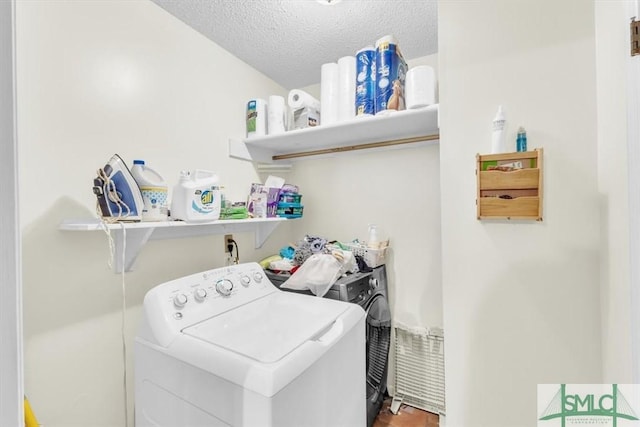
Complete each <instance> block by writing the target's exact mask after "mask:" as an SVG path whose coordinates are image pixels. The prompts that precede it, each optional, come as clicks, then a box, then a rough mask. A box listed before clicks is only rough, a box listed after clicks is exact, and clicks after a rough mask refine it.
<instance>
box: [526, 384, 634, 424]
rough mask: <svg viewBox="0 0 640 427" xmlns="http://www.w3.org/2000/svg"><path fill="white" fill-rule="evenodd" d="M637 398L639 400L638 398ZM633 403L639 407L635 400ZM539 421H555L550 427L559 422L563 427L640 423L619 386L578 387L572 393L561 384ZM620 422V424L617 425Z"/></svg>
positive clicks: (585, 385)
mask: <svg viewBox="0 0 640 427" xmlns="http://www.w3.org/2000/svg"><path fill="white" fill-rule="evenodd" d="M539 387H540V386H539ZM636 387H637V386H636ZM634 397H635V399H637V395H635V396H634ZM633 401H634V403H636V404H637V402H636V401H635V400H633ZM538 420H539V421H550V420H556V423H555V424H554V423H548V425H549V426H550V427H551V425H558V421H559V422H560V426H561V427H566V426H567V425H571V426H578V425H600V426H613V427H623V426H631V425H633V426H639V425H640V423H636V422H635V421H638V416H637V415H636V412H635V411H634V409H633V408H632V406H631V405H630V404H629V402H628V401H627V399H626V398H625V396H624V395H623V394H622V392H621V391H620V388H619V387H618V385H617V384H610V385H602V384H596V385H593V384H592V385H589V384H576V385H571V387H570V390H569V391H568V390H567V384H560V385H559V389H558V391H557V392H556V393H555V395H554V396H553V398H552V399H551V401H550V402H549V403H548V405H547V406H546V409H545V410H544V411H543V412H542V413H541V414H540V418H538ZM623 420H624V422H623ZM618 422H621V423H620V424H618ZM546 425H547V423H540V422H539V423H538V426H546Z"/></svg>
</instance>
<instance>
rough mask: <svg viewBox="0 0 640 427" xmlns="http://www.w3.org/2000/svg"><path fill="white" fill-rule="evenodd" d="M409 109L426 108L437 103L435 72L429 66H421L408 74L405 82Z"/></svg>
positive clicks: (412, 69)
mask: <svg viewBox="0 0 640 427" xmlns="http://www.w3.org/2000/svg"><path fill="white" fill-rule="evenodd" d="M405 99H406V103H407V108H420V107H426V106H427V105H432V104H435V103H436V84H435V71H434V70H433V68H432V67H429V66H428V65H419V66H417V67H413V68H411V69H410V70H409V71H408V72H407V78H406V80H405Z"/></svg>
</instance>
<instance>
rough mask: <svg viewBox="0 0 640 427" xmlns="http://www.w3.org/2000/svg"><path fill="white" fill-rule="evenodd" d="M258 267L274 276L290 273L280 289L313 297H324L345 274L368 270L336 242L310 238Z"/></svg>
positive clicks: (360, 259) (351, 253)
mask: <svg viewBox="0 0 640 427" xmlns="http://www.w3.org/2000/svg"><path fill="white" fill-rule="evenodd" d="M260 264H261V265H262V267H263V268H265V269H269V270H272V271H274V272H288V273H290V276H289V278H288V279H287V280H286V281H285V282H284V283H283V284H282V285H281V286H280V287H281V288H286V289H295V290H306V289H308V290H310V291H311V292H313V294H314V295H317V296H324V294H326V293H327V291H328V290H329V288H331V286H332V285H333V284H334V283H335V282H336V280H338V279H339V278H340V277H341V276H343V275H345V274H348V273H357V272H358V271H370V270H371V269H370V268H369V267H368V266H367V264H366V263H365V262H364V259H363V258H362V257H360V256H357V255H354V254H353V252H351V251H350V250H348V248H347V247H346V246H345V245H343V244H341V243H340V242H337V241H331V242H330V241H329V240H328V239H325V238H323V237H319V236H310V235H306V236H305V237H304V238H303V239H301V240H300V241H298V242H297V243H295V244H294V245H290V246H286V247H284V248H282V249H281V250H280V254H279V255H274V256H271V257H268V258H266V259H264V260H262V261H261V262H260ZM294 273H295V274H294Z"/></svg>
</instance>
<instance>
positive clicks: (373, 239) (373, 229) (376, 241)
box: [367, 224, 380, 249]
mask: <svg viewBox="0 0 640 427" xmlns="http://www.w3.org/2000/svg"><path fill="white" fill-rule="evenodd" d="M379 246H380V238H379V236H378V226H377V225H375V224H369V236H368V238H367V247H369V248H372V249H378V247H379Z"/></svg>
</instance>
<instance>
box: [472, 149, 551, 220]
mask: <svg viewBox="0 0 640 427" xmlns="http://www.w3.org/2000/svg"><path fill="white" fill-rule="evenodd" d="M476 161H477V164H476V175H477V181H478V193H477V199H476V205H477V210H478V219H531V220H536V221H542V148H537V149H535V150H534V151H526V152H518V153H503V154H487V155H480V154H478V155H477V156H476ZM514 163H517V164H518V166H520V165H521V166H522V168H521V169H514V170H511V171H505V170H492V169H493V168H494V167H502V169H505V166H506V165H509V164H514Z"/></svg>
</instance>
